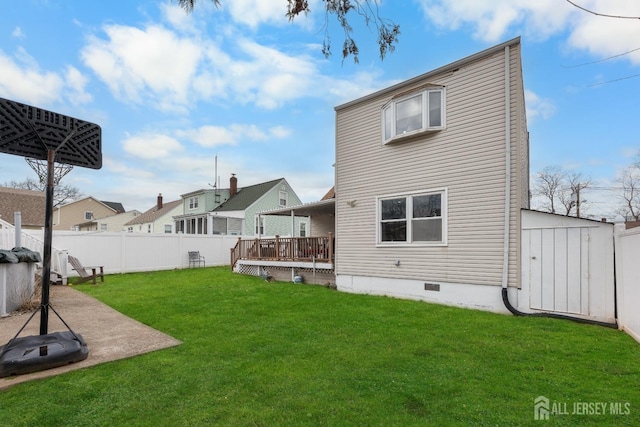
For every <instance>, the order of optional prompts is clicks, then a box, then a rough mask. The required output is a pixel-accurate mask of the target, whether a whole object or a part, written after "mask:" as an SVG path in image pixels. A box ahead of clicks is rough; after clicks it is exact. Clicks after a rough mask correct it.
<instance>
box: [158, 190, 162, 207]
mask: <svg viewBox="0 0 640 427" xmlns="http://www.w3.org/2000/svg"><path fill="white" fill-rule="evenodd" d="M160 209H162V193H159V194H158V210H160Z"/></svg>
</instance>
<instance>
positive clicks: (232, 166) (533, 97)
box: [0, 0, 640, 218]
mask: <svg viewBox="0 0 640 427" xmlns="http://www.w3.org/2000/svg"><path fill="white" fill-rule="evenodd" d="M309 3H310V5H311V13H310V14H309V15H307V16H306V17H305V16H301V17H298V18H296V19H294V20H293V22H290V21H289V20H288V19H287V18H286V16H285V12H286V6H287V2H286V0H221V7H219V8H216V7H215V6H214V5H213V3H212V2H211V1H208V0H199V1H198V2H197V3H196V8H195V10H194V12H193V13H192V14H189V15H188V14H186V13H185V12H184V10H183V9H181V8H180V7H179V6H178V5H177V1H176V0H174V1H171V0H140V1H132V0H113V1H110V2H87V1H74V0H21V1H20V2H16V1H9V0H0V10H2V13H0V97H3V98H8V99H12V100H15V101H18V102H22V103H26V104H29V105H34V106H37V107H40V108H45V109H48V110H52V111H55V112H58V113H62V114H66V115H70V116H72V117H76V118H80V119H83V120H86V121H89V122H92V123H96V124H99V125H100V126H101V128H102V156H103V166H102V168H101V169H100V170H94V169H87V168H81V167H75V168H74V169H73V170H72V171H71V173H69V174H68V175H67V176H66V177H65V178H64V179H63V181H62V183H63V184H68V185H72V186H75V187H77V188H78V189H79V190H80V192H81V193H82V194H83V195H84V196H92V197H94V198H96V199H98V200H103V201H111V202H121V203H122V204H123V205H124V207H125V209H126V210H133V209H137V210H139V211H141V212H144V211H146V210H148V209H149V208H151V207H152V206H154V205H155V203H156V197H157V195H158V194H159V193H161V194H162V195H163V198H164V200H165V202H168V201H172V200H177V199H179V198H180V195H181V194H185V193H188V192H191V191H195V190H198V189H206V188H211V186H213V185H215V184H216V182H220V187H222V188H228V185H229V177H230V176H231V174H232V173H234V174H236V176H237V177H238V186H239V187H243V186H247V185H252V184H257V183H260V182H264V181H268V180H273V179H278V178H282V177H284V178H286V180H287V181H288V182H289V184H290V185H291V186H292V187H293V189H294V191H295V192H296V193H297V195H298V196H299V197H300V198H301V200H302V201H303V202H305V203H306V202H312V201H316V200H319V199H320V198H321V197H322V196H323V195H324V194H325V193H326V192H327V191H328V190H329V189H330V188H331V187H332V186H333V184H334V171H333V164H334V162H335V130H334V126H335V111H334V107H335V106H337V105H340V104H343V103H345V102H348V101H351V100H354V99H356V98H359V97H361V96H364V95H367V94H369V93H371V92H374V91H376V90H379V89H383V88H385V87H387V86H390V85H392V84H395V83H398V82H400V81H403V80H406V79H409V78H412V77H415V76H417V75H420V74H423V73H426V72H428V71H430V70H433V69H435V68H438V67H440V66H443V65H446V64H448V63H451V62H453V61H456V60H458V59H462V58H464V57H466V56H469V55H472V54H474V53H476V52H479V51H481V50H483V49H486V48H489V47H491V46H494V45H497V44H500V43H502V42H504V41H506V40H510V39H512V38H514V37H518V36H520V37H521V44H522V66H523V76H524V87H525V97H526V109H527V121H528V129H529V133H530V169H531V175H532V176H535V174H536V173H537V172H538V171H540V170H542V169H543V168H544V167H547V166H558V167H561V168H563V169H565V170H567V171H574V172H579V173H582V174H583V175H584V176H586V177H587V178H588V179H589V180H590V182H591V188H588V189H587V190H584V192H583V193H582V194H581V197H582V198H583V199H587V200H588V201H589V202H590V203H589V204H588V205H587V207H585V208H584V209H583V210H586V213H587V214H589V215H591V216H593V217H597V218H600V217H609V218H614V217H615V215H616V213H615V212H616V208H617V206H618V205H619V204H620V200H619V199H618V198H617V196H616V191H615V187H616V186H617V184H616V182H615V179H616V176H617V175H618V174H619V173H620V171H621V170H622V169H623V168H624V167H626V166H627V165H629V164H630V163H631V162H632V161H633V159H634V156H636V155H637V153H638V152H639V150H640V132H639V131H638V129H639V128H638V122H639V121H640V108H639V102H638V99H639V97H640V20H639V19H637V17H640V2H639V1H637V0H574V1H573V3H575V4H576V5H578V6H580V7H583V8H585V9H588V10H590V11H593V12H595V13H598V14H607V15H615V16H624V17H627V16H630V17H636V19H626V18H621V17H617V18H614V17H604V16H599V15H596V14H593V13H589V12H587V11H585V10H582V9H580V8H578V7H576V6H574V5H572V4H570V3H569V2H568V1H565V0H405V1H398V0H396V1H391V0H386V1H383V2H379V10H378V13H379V15H380V16H381V17H383V18H385V19H389V20H391V21H393V22H395V23H397V24H399V25H400V35H399V41H398V43H397V45H396V48H395V50H394V51H393V52H392V53H389V54H387V55H386V56H385V58H384V59H383V60H381V59H380V56H379V49H378V45H377V35H376V32H375V28H374V29H371V28H368V27H367V26H366V25H365V24H364V22H363V21H362V20H361V19H360V18H359V17H358V15H353V14H352V15H350V19H351V20H350V22H351V24H352V25H353V28H354V38H355V39H356V42H357V43H358V46H359V49H360V54H359V62H358V63H355V62H354V61H353V59H352V58H347V59H345V60H343V59H342V55H341V45H342V41H343V34H342V33H341V29H340V28H339V26H338V24H337V22H336V21H335V20H332V19H329V21H325V15H324V13H323V12H322V10H323V9H322V3H321V2H320V1H319V0H311V1H310V2H309ZM327 22H328V27H326V26H325V24H326V23H327ZM325 34H328V36H329V37H330V40H331V43H332V46H333V50H334V54H333V55H332V56H330V57H329V58H325V56H324V55H323V54H322V50H321V49H322V43H323V41H324V38H325ZM216 159H217V162H216ZM216 163H217V173H216V168H215V165H216ZM27 178H36V175H35V172H33V171H32V170H31V169H30V168H29V166H28V165H27V163H26V162H25V160H24V159H23V158H21V157H19V156H14V155H9V154H0V185H2V184H3V183H7V182H10V181H14V180H15V181H23V180H25V179H27ZM372 179H376V177H375V176H372ZM612 188H613V190H612Z"/></svg>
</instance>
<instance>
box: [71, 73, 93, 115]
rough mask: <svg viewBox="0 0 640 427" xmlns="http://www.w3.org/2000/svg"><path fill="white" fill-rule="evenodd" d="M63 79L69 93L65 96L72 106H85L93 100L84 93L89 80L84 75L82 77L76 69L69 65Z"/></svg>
mask: <svg viewBox="0 0 640 427" xmlns="http://www.w3.org/2000/svg"><path fill="white" fill-rule="evenodd" d="M65 77H66V82H67V87H68V88H69V89H70V92H71V93H70V94H68V95H67V97H68V98H69V101H70V102H71V103H72V104H74V105H78V104H86V103H89V102H91V101H92V100H93V97H92V96H91V94H90V93H87V92H86V91H85V88H86V86H87V83H88V82H89V79H88V78H87V77H86V76H85V75H83V74H82V73H81V72H80V71H79V70H78V69H77V68H76V67H73V66H71V65H69V66H67V70H66V73H65Z"/></svg>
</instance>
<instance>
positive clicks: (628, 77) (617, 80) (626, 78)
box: [585, 74, 640, 87]
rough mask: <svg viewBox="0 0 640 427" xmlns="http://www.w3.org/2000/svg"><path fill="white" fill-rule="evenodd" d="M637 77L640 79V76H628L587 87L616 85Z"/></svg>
mask: <svg viewBox="0 0 640 427" xmlns="http://www.w3.org/2000/svg"><path fill="white" fill-rule="evenodd" d="M635 77H640V74H634V75H632V76H626V77H620V78H618V79H613V80H607V81H605V82H600V83H593V84H590V85H586V86H585V87H594V86H602V85H606V84H607V83H614V82H619V81H621V80H628V79H633V78H635Z"/></svg>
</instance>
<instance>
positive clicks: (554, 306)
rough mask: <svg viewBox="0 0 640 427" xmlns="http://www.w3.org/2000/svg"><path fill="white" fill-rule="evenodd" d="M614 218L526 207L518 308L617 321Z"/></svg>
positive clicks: (608, 321) (523, 218) (604, 320)
mask: <svg viewBox="0 0 640 427" xmlns="http://www.w3.org/2000/svg"><path fill="white" fill-rule="evenodd" d="M613 230H614V227H613V224H608V223H602V222H598V221H592V220H585V219H578V218H572V217H565V216H560V215H550V214H547V213H542V212H535V211H523V213H522V260H521V261H522V264H521V266H522V289H521V293H520V296H519V298H518V301H519V304H518V305H519V308H520V309H522V310H523V311H527V312H536V311H545V312H553V313H559V314H567V315H574V316H576V317H581V318H585V319H592V320H597V321H601V322H606V323H615V321H616V319H615V286H614V263H613V249H614V246H613Z"/></svg>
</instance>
